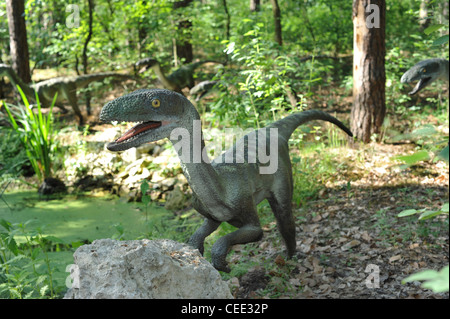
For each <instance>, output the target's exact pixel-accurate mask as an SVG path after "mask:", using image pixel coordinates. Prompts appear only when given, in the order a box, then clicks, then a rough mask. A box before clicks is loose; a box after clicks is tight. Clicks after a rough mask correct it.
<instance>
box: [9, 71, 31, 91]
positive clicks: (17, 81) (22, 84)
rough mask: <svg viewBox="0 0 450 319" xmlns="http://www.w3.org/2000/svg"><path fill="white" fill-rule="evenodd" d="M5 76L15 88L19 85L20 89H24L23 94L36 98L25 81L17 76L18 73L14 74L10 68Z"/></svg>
mask: <svg viewBox="0 0 450 319" xmlns="http://www.w3.org/2000/svg"><path fill="white" fill-rule="evenodd" d="M5 75H6V76H7V77H8V78H9V80H10V81H11V83H12V84H13V85H14V86H17V85H18V86H20V88H21V89H22V91H23V93H25V95H26V96H28V97H31V98H34V91H33V89H32V88H31V87H30V86H29V85H28V84H26V83H25V82H24V81H22V79H21V78H19V76H18V75H17V74H16V72H14V70H13V69H12V68H8V69H7V70H5Z"/></svg>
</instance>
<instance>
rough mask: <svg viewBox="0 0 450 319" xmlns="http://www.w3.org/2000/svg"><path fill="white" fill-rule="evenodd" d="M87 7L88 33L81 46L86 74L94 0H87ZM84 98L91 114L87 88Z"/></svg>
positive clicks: (89, 95) (86, 72)
mask: <svg viewBox="0 0 450 319" xmlns="http://www.w3.org/2000/svg"><path fill="white" fill-rule="evenodd" d="M88 7H89V21H88V35H87V37H86V40H85V41H84V46H83V54H82V59H83V73H84V74H88V57H87V48H88V44H89V42H90V41H91V38H92V22H93V21H92V20H93V11H94V0H88ZM84 96H85V98H86V112H87V114H88V115H91V93H90V92H89V90H87V91H86V93H85V94H84Z"/></svg>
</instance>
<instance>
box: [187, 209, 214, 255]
mask: <svg viewBox="0 0 450 319" xmlns="http://www.w3.org/2000/svg"><path fill="white" fill-rule="evenodd" d="M219 225H220V222H216V221H214V220H212V219H208V218H205V221H204V222H203V224H202V225H201V226H200V227H199V228H198V229H197V230H196V231H195V233H194V234H193V235H192V236H191V238H190V239H189V241H188V244H189V245H191V246H192V247H194V248H195V249H198V250H199V251H200V253H201V254H202V255H203V251H204V250H205V249H204V247H203V243H204V241H205V238H206V237H208V236H209V235H210V234H211V233H212V232H213V231H215V230H216V229H217V227H219Z"/></svg>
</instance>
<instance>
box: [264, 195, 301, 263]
mask: <svg viewBox="0 0 450 319" xmlns="http://www.w3.org/2000/svg"><path fill="white" fill-rule="evenodd" d="M268 201H269V204H270V207H271V208H272V211H273V213H274V215H275V218H276V220H277V225H278V230H279V231H280V233H281V236H282V237H283V240H284V244H285V245H286V249H287V255H288V257H289V258H290V257H292V256H293V255H294V253H295V247H296V242H295V222H294V216H293V215H292V207H291V196H288V195H287V194H285V193H280V194H279V195H278V196H276V195H274V196H272V197H271V198H268Z"/></svg>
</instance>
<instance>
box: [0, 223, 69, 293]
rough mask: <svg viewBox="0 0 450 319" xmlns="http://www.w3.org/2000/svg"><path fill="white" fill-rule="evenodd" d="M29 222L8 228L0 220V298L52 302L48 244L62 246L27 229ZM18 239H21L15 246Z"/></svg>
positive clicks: (40, 233)
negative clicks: (46, 299) (39, 299)
mask: <svg viewBox="0 0 450 319" xmlns="http://www.w3.org/2000/svg"><path fill="white" fill-rule="evenodd" d="M30 223H32V221H31V220H30V221H27V222H25V223H17V224H11V223H10V222H8V221H6V220H4V219H1V220H0V226H1V228H0V230H1V231H0V298H5V297H8V298H11V299H28V298H55V297H56V296H57V293H58V289H59V288H57V287H55V285H54V278H53V275H54V269H53V268H52V267H51V266H50V259H49V256H48V248H47V246H48V243H49V242H53V243H62V241H61V240H60V239H58V238H56V237H54V236H44V235H43V232H42V230H41V229H30V228H29V225H30ZM18 237H20V238H21V239H23V238H24V239H25V242H23V243H19V241H18V239H17V238H18Z"/></svg>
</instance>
